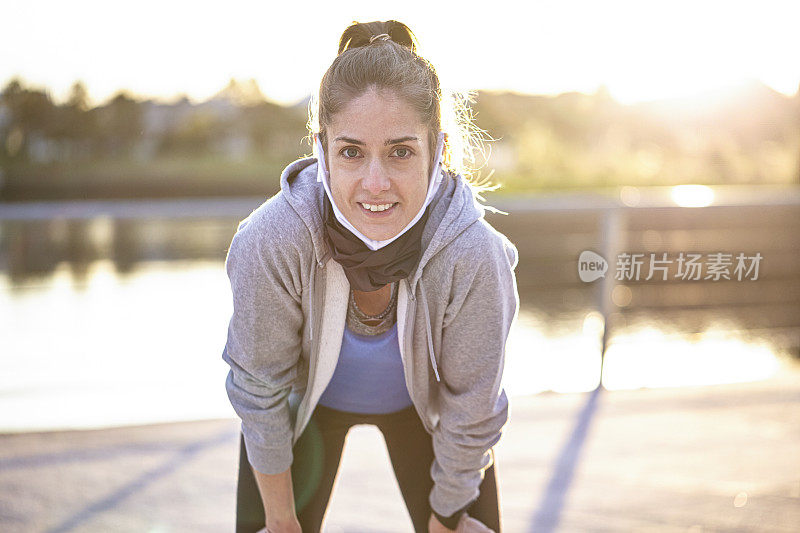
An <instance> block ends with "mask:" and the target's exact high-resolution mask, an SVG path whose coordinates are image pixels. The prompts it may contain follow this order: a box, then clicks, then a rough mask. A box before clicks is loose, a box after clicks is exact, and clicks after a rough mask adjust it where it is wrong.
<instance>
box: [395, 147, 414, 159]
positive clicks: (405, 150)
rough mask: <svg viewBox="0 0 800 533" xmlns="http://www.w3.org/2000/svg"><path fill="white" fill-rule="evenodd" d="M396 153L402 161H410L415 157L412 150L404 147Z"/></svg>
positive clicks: (396, 149) (396, 150) (397, 149)
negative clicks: (409, 159) (410, 158)
mask: <svg viewBox="0 0 800 533" xmlns="http://www.w3.org/2000/svg"><path fill="white" fill-rule="evenodd" d="M394 153H395V154H396V156H397V157H398V158H400V159H408V158H409V157H411V156H412V155H413V152H412V151H411V150H409V149H408V148H404V147H402V146H401V147H400V148H395V150H394Z"/></svg>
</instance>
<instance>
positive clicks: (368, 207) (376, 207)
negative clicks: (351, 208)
mask: <svg viewBox="0 0 800 533" xmlns="http://www.w3.org/2000/svg"><path fill="white" fill-rule="evenodd" d="M357 203H358V205H359V206H360V207H361V212H362V213H364V214H366V215H367V216H373V217H375V216H387V215H389V213H392V212H393V211H394V208H395V206H396V205H397V204H398V202H389V203H385V204H368V203H366V202H357Z"/></svg>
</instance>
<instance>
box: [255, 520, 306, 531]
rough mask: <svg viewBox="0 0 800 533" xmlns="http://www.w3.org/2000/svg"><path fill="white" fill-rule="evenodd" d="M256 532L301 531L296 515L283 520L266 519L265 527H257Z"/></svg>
mask: <svg viewBox="0 0 800 533" xmlns="http://www.w3.org/2000/svg"><path fill="white" fill-rule="evenodd" d="M258 533H303V530H302V529H300V522H299V521H298V520H297V517H291V518H287V519H283V520H268V521H267V527H265V528H264V529H259V530H258Z"/></svg>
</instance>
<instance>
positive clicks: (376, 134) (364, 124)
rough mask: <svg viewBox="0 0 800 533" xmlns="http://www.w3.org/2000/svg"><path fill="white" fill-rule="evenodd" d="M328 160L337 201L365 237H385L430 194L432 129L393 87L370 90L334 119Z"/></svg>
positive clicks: (399, 228) (398, 228)
mask: <svg viewBox="0 0 800 533" xmlns="http://www.w3.org/2000/svg"><path fill="white" fill-rule="evenodd" d="M327 145H328V146H327V147H326V154H327V162H328V169H329V171H330V187H331V193H332V194H333V199H334V201H335V202H336V205H337V206H338V207H339V210H341V212H342V214H344V216H345V217H347V220H349V221H350V223H351V224H352V225H353V226H355V228H356V229H357V230H358V231H360V232H361V233H362V234H364V235H365V236H366V237H369V238H370V239H375V240H379V241H382V240H386V239H390V238H392V237H394V236H395V235H397V234H398V233H400V231H402V230H403V228H405V227H406V226H407V225H408V223H409V222H411V219H413V218H414V216H415V215H416V214H417V213H418V212H419V210H420V208H421V207H422V204H423V203H424V202H425V197H426V195H427V192H428V169H429V166H430V159H431V154H430V149H429V145H428V131H427V128H426V127H425V125H424V124H422V123H421V122H420V118H419V114H418V113H417V112H416V111H415V110H414V109H413V108H412V107H411V106H409V105H408V104H407V103H406V102H405V101H403V100H402V99H401V98H399V97H398V96H397V95H396V93H394V92H393V91H391V90H385V89H383V90H381V89H374V88H372V89H368V90H367V91H366V92H365V93H364V94H362V95H361V96H359V97H358V98H354V99H353V100H352V101H351V102H350V103H349V104H347V105H346V106H345V107H344V108H343V109H342V110H341V111H340V112H339V113H337V114H336V115H334V116H333V117H332V121H331V124H330V125H329V127H328V129H327Z"/></svg>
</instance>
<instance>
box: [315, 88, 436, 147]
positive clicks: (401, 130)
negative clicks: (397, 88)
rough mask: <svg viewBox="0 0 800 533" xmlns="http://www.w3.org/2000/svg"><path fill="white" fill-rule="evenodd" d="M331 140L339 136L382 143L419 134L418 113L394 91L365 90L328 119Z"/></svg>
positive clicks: (420, 131)
mask: <svg viewBox="0 0 800 533" xmlns="http://www.w3.org/2000/svg"><path fill="white" fill-rule="evenodd" d="M331 119H332V120H331V124H330V131H331V138H334V137H336V136H339V135H344V136H347V137H352V138H356V139H360V140H364V141H367V140H375V141H378V140H379V141H380V142H383V140H384V137H385V138H395V137H401V136H405V135H412V134H417V135H421V134H422V133H424V131H425V125H424V124H423V123H422V121H421V119H420V116H419V113H418V112H417V111H416V110H415V109H414V108H413V107H411V106H410V105H409V104H408V103H407V102H406V101H405V100H404V99H402V98H400V97H399V96H398V95H397V94H396V93H395V92H394V91H391V90H386V89H383V90H381V89H373V88H371V89H368V90H367V91H366V92H365V93H363V94H361V95H360V96H357V97H356V98H353V99H352V100H350V102H348V103H347V104H346V105H345V106H344V107H343V108H342V110H341V111H339V112H338V113H336V114H335V115H333V117H331Z"/></svg>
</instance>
